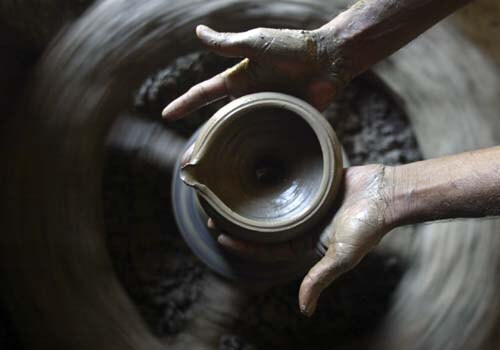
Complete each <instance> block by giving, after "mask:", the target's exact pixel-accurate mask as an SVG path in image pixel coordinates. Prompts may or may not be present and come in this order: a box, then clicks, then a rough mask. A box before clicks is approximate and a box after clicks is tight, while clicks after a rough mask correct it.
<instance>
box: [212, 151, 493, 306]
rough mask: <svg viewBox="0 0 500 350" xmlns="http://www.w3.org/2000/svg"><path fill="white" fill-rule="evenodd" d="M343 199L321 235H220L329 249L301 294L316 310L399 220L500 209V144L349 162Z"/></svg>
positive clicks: (232, 244)
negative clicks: (387, 161) (414, 158)
mask: <svg viewBox="0 0 500 350" xmlns="http://www.w3.org/2000/svg"><path fill="white" fill-rule="evenodd" d="M342 189H343V194H342V195H341V198H340V200H341V205H340V207H339V209H338V211H337V212H336V214H335V216H334V217H333V220H332V221H331V223H330V224H329V225H327V226H326V227H325V228H324V230H323V232H322V233H321V235H320V237H319V239H318V238H317V237H318V235H317V234H316V235H315V233H314V232H311V234H310V235H306V237H303V238H300V239H297V240H295V241H291V242H287V243H285V244H280V245H271V246H270V245H258V244H252V243H248V242H242V241H238V240H236V239H234V238H231V237H228V236H225V235H221V236H219V242H220V243H221V244H222V245H224V246H225V247H226V248H227V249H229V250H231V251H233V252H235V253H237V254H241V255H250V256H252V257H259V258H260V259H266V258H267V259H269V260H276V259H280V260H281V259H283V260H291V261H293V260H294V259H296V258H297V254H307V251H311V250H312V249H314V247H319V248H320V249H321V250H323V252H324V253H323V254H324V257H323V258H322V259H321V260H320V261H319V262H318V263H317V264H316V265H315V266H313V267H312V268H311V270H310V271H309V272H308V273H307V275H306V277H305V278H304V280H303V281H302V285H301V287H300V292H299V302H300V305H301V309H302V311H303V312H304V313H305V314H306V315H311V314H312V313H313V312H314V310H315V308H316V303H317V300H318V298H319V295H320V294H321V292H322V291H323V290H324V289H325V288H326V287H328V286H329V285H330V284H331V283H332V282H333V281H334V280H335V279H337V278H338V277H339V276H340V275H342V274H343V273H345V272H347V271H349V270H350V269H352V268H354V267H355V266H356V265H357V263H358V262H359V261H361V259H362V258H363V257H364V256H365V255H366V254H367V253H368V252H370V250H371V249H372V248H373V247H374V246H375V245H377V244H378V243H379V242H380V240H381V239H382V238H383V237H384V235H385V234H386V233H388V232H389V231H391V230H392V229H393V228H394V227H397V226H401V225H406V224H411V223H419V222H425V221H433V220H440V219H449V218H469V217H483V216H493V215H500V147H495V148H489V149H484V150H480V151H474V152H469V153H463V154H459V155H455V156H450V157H443V158H437V159H431V160H425V161H421V162H416V163H411V164H407V165H400V166H394V167H390V166H382V165H366V166H360V167H351V168H348V169H345V174H344V179H343V184H342Z"/></svg>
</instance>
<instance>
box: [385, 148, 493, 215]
mask: <svg viewBox="0 0 500 350" xmlns="http://www.w3.org/2000/svg"><path fill="white" fill-rule="evenodd" d="M393 171H394V179H395V183H394V185H393V190H394V192H393V193H392V194H391V198H392V199H391V202H392V203H393V204H392V205H391V210H392V211H393V213H391V216H392V217H393V218H395V220H394V221H395V225H401V224H407V223H418V222H424V221H433V220H441V219H449V218H473V217H484V216H496V215H500V147H493V148H487V149H484V150H479V151H474V152H468V153H462V154H459V155H455V156H450V157H444V158H438V159H431V160H425V161H422V162H417V163H412V164H407V165H401V166H397V167H394V168H393Z"/></svg>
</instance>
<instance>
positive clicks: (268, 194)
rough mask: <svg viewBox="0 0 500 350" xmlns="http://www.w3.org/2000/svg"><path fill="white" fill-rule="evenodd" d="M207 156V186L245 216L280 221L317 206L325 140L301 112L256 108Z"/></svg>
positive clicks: (240, 118) (221, 134)
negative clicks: (315, 203) (322, 142)
mask: <svg viewBox="0 0 500 350" xmlns="http://www.w3.org/2000/svg"><path fill="white" fill-rule="evenodd" d="M214 139H215V140H216V141H215V142H212V143H211V145H210V151H208V152H207V154H206V158H205V159H204V162H205V164H204V168H205V171H204V173H205V174H207V175H208V174H209V176H207V178H206V179H205V181H204V182H205V184H206V185H207V186H208V187H209V188H210V189H211V190H212V192H213V193H214V194H215V195H216V196H217V197H218V198H219V199H220V200H221V201H222V202H223V203H224V204H225V205H226V206H227V207H228V208H229V209H230V210H231V211H233V212H235V213H237V214H239V215H241V216H242V217H244V218H246V219H249V220H255V221H259V222H262V221H265V222H267V223H279V222H283V221H285V220H286V221H289V220H291V219H293V218H295V217H296V216H298V215H301V214H302V213H304V212H306V211H308V210H310V209H311V207H313V206H314V202H315V198H316V197H317V196H318V192H319V190H320V186H321V181H322V178H323V155H322V150H321V145H320V142H319V140H318V138H317V136H316V134H315V132H314V130H313V129H312V128H311V126H309V124H308V123H307V122H306V121H305V120H304V119H303V118H302V117H301V116H299V115H297V114H296V113H294V112H292V111H290V110H287V109H280V108H276V107H260V108H256V109H252V110H250V111H248V112H246V113H244V114H241V115H239V116H238V117H236V118H233V119H231V120H230V121H229V122H228V123H227V126H225V128H224V129H221V130H220V131H218V132H217V135H216V136H215V137H214Z"/></svg>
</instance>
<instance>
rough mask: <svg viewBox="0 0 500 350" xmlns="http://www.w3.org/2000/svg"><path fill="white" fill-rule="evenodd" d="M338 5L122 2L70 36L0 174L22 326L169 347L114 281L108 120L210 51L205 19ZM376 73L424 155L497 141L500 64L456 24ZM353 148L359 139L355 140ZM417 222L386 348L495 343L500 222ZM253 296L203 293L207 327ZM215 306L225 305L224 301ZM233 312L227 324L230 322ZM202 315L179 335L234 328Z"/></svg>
mask: <svg viewBox="0 0 500 350" xmlns="http://www.w3.org/2000/svg"><path fill="white" fill-rule="evenodd" d="M330 12H331V11H330V9H325V7H321V6H320V7H315V6H311V5H301V4H299V3H288V2H279V3H272V2H269V1H251V2H250V1H248V2H246V1H235V2H233V1H230V2H228V1H210V2H205V1H204V2H182V4H181V3H174V2H169V3H167V4H166V3H165V2H164V1H156V0H149V1H138V2H131V1H120V0H119V1H116V0H113V1H109V2H107V1H105V2H103V3H102V4H100V5H99V6H98V7H96V8H94V9H92V10H91V11H89V12H88V13H87V14H86V15H85V16H84V17H83V18H82V19H81V20H80V21H79V22H77V23H76V24H75V25H74V26H72V27H71V28H69V29H68V31H67V32H65V33H64V34H62V35H61V36H60V38H59V41H58V43H57V44H54V45H53V47H52V49H51V51H50V52H49V53H47V55H46V56H45V59H44V61H43V62H42V63H41V67H40V69H39V71H38V74H37V76H36V77H37V81H36V84H35V88H34V89H35V91H37V93H34V94H33V96H31V97H32V98H30V99H29V101H26V103H25V105H29V108H30V109H31V111H32V112H30V113H28V112H26V113H23V112H22V111H20V112H19V114H20V115H21V116H22V117H20V118H13V120H12V123H10V122H9V123H8V130H9V135H7V137H6V139H5V140H4V141H5V143H4V145H3V146H4V149H6V150H8V152H5V157H4V158H5V159H4V160H3V161H4V164H5V165H6V169H8V170H9V171H7V172H6V174H8V177H7V181H6V182H4V183H2V186H4V187H3V188H2V194H5V195H4V196H3V198H4V199H7V201H8V203H5V206H4V210H3V211H2V215H3V216H2V223H3V231H4V232H5V233H4V234H3V235H2V244H0V252H1V254H0V257H1V259H2V264H1V266H2V269H3V271H2V287H3V289H2V296H3V300H5V301H6V304H7V305H8V307H9V308H10V310H11V314H12V315H13V318H14V321H15V322H16V323H17V325H18V327H19V329H20V330H21V336H22V337H23V338H24V339H32V340H33V342H34V343H37V344H40V343H42V342H44V343H45V344H47V346H48V347H51V348H72V349H82V350H83V349H85V350H86V349H88V348H93V349H114V348H119V349H142V348H148V349H160V348H163V345H162V344H161V342H160V341H159V340H158V338H156V337H153V336H152V335H151V332H150V330H149V329H148V328H147V327H146V326H145V324H144V322H143V320H142V318H141V316H140V315H139V314H138V313H137V309H136V306H135V305H133V304H132V303H131V301H130V299H129V297H128V294H127V293H126V292H125V291H124V289H123V287H122V284H121V282H120V281H118V279H117V277H116V271H115V270H114V269H113V266H112V265H111V262H110V259H109V256H108V250H107V247H106V244H105V241H104V239H103V237H104V234H103V230H104V227H103V224H102V212H101V210H100V209H101V204H102V200H101V198H102V197H101V195H102V193H101V187H100V182H101V175H102V174H101V171H100V170H101V165H102V161H103V159H104V156H103V153H104V144H105V135H106V133H107V130H108V129H109V127H110V126H111V125H112V124H113V121H114V120H115V118H117V117H118V115H120V114H122V113H123V111H125V110H127V111H128V110H129V109H130V108H129V107H130V106H124V104H126V103H127V102H124V101H129V100H130V92H131V91H134V90H135V89H137V88H138V86H140V84H141V82H142V81H143V80H144V79H145V78H146V76H148V74H149V73H152V72H153V71H154V70H155V69H157V68H158V67H162V66H164V65H165V64H166V62H170V61H172V60H173V59H174V58H175V57H177V56H180V55H183V54H185V53H187V52H191V51H193V50H197V49H199V46H198V43H197V42H196V40H195V38H194V36H193V35H192V33H193V29H194V26H195V25H196V24H198V23H199V22H204V23H206V24H208V25H212V26H214V27H216V28H217V29H220V30H242V29H244V28H251V27H255V26H278V27H284V26H286V27H292V26H296V27H301V28H307V27H314V26H316V25H318V24H320V23H322V22H324V21H326V20H327V19H328V18H329V17H330V15H329V13H330ZM131 13H133V14H134V15H130V14H131ZM110 18H112V19H113V20H110ZM173 23H175V25H172V24H173ZM146 47H147V50H145V48H146ZM464 67H470V69H464ZM377 73H378V74H379V75H380V76H381V77H382V78H383V79H384V80H385V82H386V83H387V84H388V85H389V87H390V88H392V90H393V91H395V93H396V94H397V95H398V96H399V98H400V99H401V100H402V102H403V103H402V105H404V108H405V110H406V111H407V113H408V115H409V117H410V119H411V120H412V124H413V126H414V130H415V133H416V135H417V138H418V140H419V143H420V146H421V147H422V151H423V154H424V156H425V157H433V156H439V155H443V154H449V153H454V152H459V151H462V150H466V149H471V148H477V147H483V146H488V145H491V144H494V143H496V142H498V141H499V138H498V136H499V135H500V132H499V130H498V123H496V118H497V117H498V109H497V104H498V101H497V97H498V91H499V84H498V74H497V71H496V70H495V69H494V68H493V67H492V65H491V64H490V63H489V62H488V61H487V60H485V59H484V58H483V56H482V55H481V54H480V53H479V52H478V51H477V50H475V49H474V47H472V46H471V45H470V44H468V43H467V42H466V41H464V40H463V38H461V37H460V36H459V35H458V34H457V33H456V32H455V31H454V30H453V29H452V28H450V27H448V26H447V25H440V26H436V27H435V28H434V29H433V30H432V31H431V32H429V33H427V34H424V35H423V36H422V37H421V38H419V39H418V40H417V41H416V42H414V43H413V44H411V45H410V46H409V47H408V48H406V49H404V50H402V51H400V52H399V53H398V54H396V55H394V56H393V57H391V59H390V60H389V61H388V63H387V64H382V65H380V66H379V67H377ZM155 115H156V114H155ZM150 118H153V117H150ZM28 120H29V123H27V122H26V121H28ZM368 123H369V122H368ZM364 127H365V126H363V128H364ZM348 142H349V140H348ZM352 147H353V148H356V149H357V148H359V147H361V146H360V145H358V144H356V142H354V141H352ZM370 154H371V153H370ZM124 226H126V225H124ZM418 230H419V231H420V233H419V235H418V236H412V239H411V240H410V243H408V242H403V243H404V244H402V245H401V246H400V247H404V248H405V249H403V250H401V249H399V250H398V251H399V252H402V251H404V252H406V253H407V254H405V257H406V258H408V259H409V261H410V262H412V263H411V264H410V265H411V266H410V267H411V268H410V270H409V271H408V272H407V273H406V274H405V277H404V281H403V283H401V284H400V286H399V288H398V290H397V293H396V294H395V295H394V298H393V302H392V304H391V309H390V312H388V314H387V317H386V320H385V322H384V323H382V322H379V323H378V324H377V327H375V326H374V328H377V330H378V331H379V334H380V338H381V339H383V341H384V342H385V343H386V344H385V346H384V347H383V348H384V349H400V348H414V349H452V350H456V349H475V348H480V347H481V346H483V345H485V344H486V345H487V344H488V341H489V340H490V339H491V334H492V333H493V330H494V329H496V328H495V320H496V318H497V317H498V315H499V310H498V292H499V291H498V276H497V271H498V270H497V269H498V266H499V262H498V252H497V250H498V249H497V247H498V239H499V238H498V233H497V232H498V226H497V223H496V221H494V220H491V221H486V222H484V221H483V222H476V221H470V222H457V223H442V224H439V225H426V226H424V227H420V228H418ZM141 232H143V231H139V232H137V233H138V234H137V235H136V238H137V237H140V233H141ZM391 237H392V236H391ZM135 244H136V243H135V241H134V243H133V244H132V245H135ZM430 271H432V273H430ZM90 276H91V277H92V278H90ZM222 286H223V284H217V288H222V289H223V287H222ZM478 286H480V288H479V287H478ZM167 287H168V286H167ZM167 287H166V288H167ZM168 288H170V287H168ZM217 288H214V289H217ZM204 290H207V291H210V290H212V289H210V288H204ZM224 291H227V290H224ZM241 295H243V293H241V292H240V291H238V292H235V293H228V294H225V295H224V299H223V300H218V302H217V303H215V302H212V303H210V301H211V300H213V299H210V295H207V294H204V295H203V298H206V299H207V300H208V302H206V303H205V304H200V305H202V307H201V309H202V310H204V312H202V313H201V314H198V319H197V321H199V323H201V324H202V326H205V325H206V324H209V321H210V317H213V316H214V315H220V314H226V315H234V313H237V312H238V310H240V309H238V308H236V307H235V308H234V309H233V308H232V307H233V306H235V305H236V304H237V303H236V302H235V301H234V300H235V299H237V296H241ZM345 295H346V298H349V296H350V294H349V293H346V294H345ZM204 300H205V299H204ZM224 300H225V302H223V301H224ZM228 300H230V301H228ZM294 301H295V300H294ZM294 301H293V302H294ZM167 302H170V300H168V301H167ZM293 302H292V301H291V302H290V303H289V304H290V305H291V304H292V303H293ZM213 305H217V306H220V307H223V308H226V309H223V310H222V311H221V310H220V309H217V310H215V311H214V310H213V309H211V308H210V307H212V306H213ZM34 310H36V311H34ZM216 311H217V312H216ZM274 313H275V314H283V310H277V311H276V312H274ZM262 314H264V315H267V314H266V313H265V312H263V313H262ZM75 315H78V316H75ZM464 315H466V316H464ZM205 316H206V317H205ZM327 320H328V319H325V322H326V321H327ZM329 320H330V321H331V317H330V319H329ZM226 321H227V320H226ZM204 322H205V323H204ZM222 324H224V325H231V324H232V323H231V319H230V320H229V321H227V322H226V323H222ZM269 324H272V323H269ZM269 324H267V327H268V328H270V327H271V326H270V325H269ZM195 326H196V325H194V324H189V327H191V328H190V330H191V332H190V333H188V334H186V337H184V338H183V339H181V340H182V341H184V342H188V345H186V343H182V342H181V340H179V339H177V340H176V341H178V342H179V343H176V342H175V341H173V340H171V342H170V343H169V345H171V346H172V347H174V348H175V347H177V348H179V349H187V348H197V347H198V348H204V347H205V348H207V347H208V348H211V347H216V346H217V345H214V344H218V339H219V338H221V337H222V336H223V335H224V334H223V333H224V332H225V331H226V328H224V327H214V328H210V329H211V330H212V331H211V332H200V333H196V332H194V331H193V328H196V327H195ZM202 326H200V327H201V328H202V329H204V330H206V327H205V328H203V327H202ZM221 328H222V330H221ZM190 334H197V336H196V337H194V336H193V337H190ZM199 334H202V336H199V337H198V335H199ZM207 334H208V335H207ZM290 334H295V333H293V332H290ZM84 335H90V336H88V337H84ZM82 337H84V339H85V340H86V341H82ZM325 337H330V334H328V335H325ZM283 338H286V337H283ZM329 340H330V344H331V339H329ZM189 342H190V343H189ZM172 344H173V345H172ZM28 345H30V344H28ZM335 345H337V344H335ZM365 345H366V344H363V346H358V347H357V348H358V349H359V348H365V347H366V346H365ZM353 347H354V348H356V346H355V345H353Z"/></svg>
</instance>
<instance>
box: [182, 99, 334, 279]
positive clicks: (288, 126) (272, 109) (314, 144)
mask: <svg viewBox="0 0 500 350" xmlns="http://www.w3.org/2000/svg"><path fill="white" fill-rule="evenodd" d="M193 142H194V146H193V147H194V148H193V152H192V156H191V159H190V161H189V163H187V164H184V165H183V166H182V168H181V164H180V162H179V163H178V164H177V167H176V171H175V173H174V179H173V182H174V183H173V193H172V195H173V207H174V213H175V217H176V221H177V224H178V226H179V228H180V231H181V233H182V235H183V237H184V239H185V240H186V242H187V243H188V245H189V246H190V248H191V249H192V250H193V252H194V253H195V254H196V255H197V256H198V257H199V258H200V259H201V260H202V261H203V262H205V263H206V264H207V265H208V266H209V267H210V268H212V269H213V270H215V271H216V272H218V273H220V274H221V275H223V276H226V277H230V278H238V279H252V280H268V281H278V280H286V279H290V278H294V277H296V276H297V275H298V274H300V273H303V272H304V270H305V269H306V268H307V267H308V266H309V265H310V264H311V260H310V259H308V258H305V259H304V261H296V262H294V263H272V264H270V263H260V262H258V261H254V260H252V259H251V258H246V259H243V258H239V257H236V256H234V255H232V254H230V253H227V252H226V251H224V250H223V249H222V248H221V247H220V246H219V245H218V243H217V241H216V233H214V232H210V230H209V229H208V228H207V226H206V221H207V218H208V216H210V217H212V218H214V219H215V221H216V222H217V225H218V227H219V228H220V229H221V230H223V231H225V232H227V233H228V234H229V235H232V236H234V237H238V238H240V239H243V240H248V241H254V242H260V243H264V244H273V243H277V242H284V241H287V240H290V239H293V238H295V237H297V236H299V235H301V234H304V233H307V232H310V230H312V229H315V228H316V229H318V228H317V227H318V225H320V224H321V223H322V222H323V221H324V219H325V216H328V214H329V212H330V211H331V210H332V205H333V204H334V198H335V195H336V193H337V190H338V187H339V183H340V178H341V173H342V151H341V146H340V144H339V142H338V140H337V137H336V136H335V133H334V131H333V129H332V128H331V126H330V125H329V124H328V122H327V121H326V119H325V118H324V117H323V116H322V115H321V114H320V113H319V112H318V111H317V110H316V109H314V108H313V107H312V106H310V105H309V104H307V103H306V102H304V101H302V100H299V99H297V98H295V97H292V96H288V95H284V94H279V93H269V92H265V93H257V94H252V95H247V96H244V97H241V98H238V99H236V100H234V101H232V102H231V103H229V104H227V105H226V106H224V107H223V108H221V109H220V110H219V111H217V113H215V114H214V116H213V117H212V118H211V119H210V120H209V121H208V122H207V123H206V124H205V125H203V126H202V127H201V129H200V130H199V131H198V132H197V133H196V134H195V135H194V136H193V138H192V139H191V140H190V142H188V145H191V144H192V143H193Z"/></svg>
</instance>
